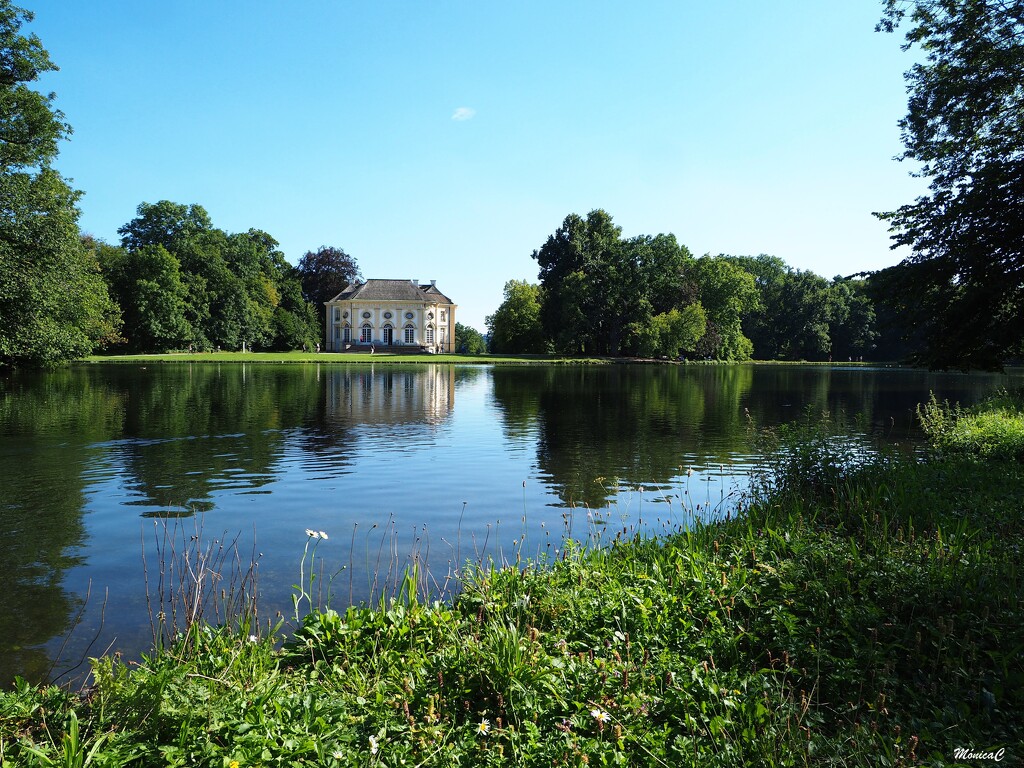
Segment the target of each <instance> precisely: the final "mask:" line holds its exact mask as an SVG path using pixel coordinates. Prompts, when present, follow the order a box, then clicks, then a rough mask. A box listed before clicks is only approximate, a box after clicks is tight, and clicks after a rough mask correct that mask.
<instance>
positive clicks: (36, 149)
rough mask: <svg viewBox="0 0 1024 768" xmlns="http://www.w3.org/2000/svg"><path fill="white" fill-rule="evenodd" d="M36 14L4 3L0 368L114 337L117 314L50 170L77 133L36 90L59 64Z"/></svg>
mask: <svg viewBox="0 0 1024 768" xmlns="http://www.w3.org/2000/svg"><path fill="white" fill-rule="evenodd" d="M32 18H33V16H32V14H31V13H30V12H28V11H26V10H23V9H21V8H18V7H16V6H13V5H11V4H10V3H8V2H6V0H0V366H11V365H53V364H56V363H60V362H62V361H65V360H68V359H71V358H74V357H79V356H81V355H85V354H88V353H89V352H90V351H92V349H93V347H94V346H95V345H96V343H97V342H98V341H100V340H101V339H103V338H109V337H110V333H111V331H114V332H115V333H116V328H114V327H112V323H116V310H115V309H114V307H113V305H112V302H111V301H110V298H109V296H108V294H107V291H106V286H105V285H104V283H103V280H102V278H101V277H100V274H99V267H98V265H97V264H96V261H95V258H94V257H93V254H92V253H91V251H90V250H89V249H88V248H86V247H85V246H84V245H83V244H82V242H81V239H80V238H79V233H78V225H77V222H78V210H77V208H76V207H75V204H76V201H77V199H78V196H79V193H77V192H75V191H73V190H72V189H71V188H70V187H69V186H68V184H67V182H65V180H64V179H63V178H62V177H61V176H60V174H58V173H57V172H56V171H54V170H53V169H52V167H51V164H52V163H53V161H54V160H55V159H56V156H57V149H58V143H59V142H60V141H61V140H62V139H64V138H66V137H67V136H68V135H69V134H70V132H71V128H70V126H68V124H67V123H65V122H64V115H63V114H62V113H61V112H60V111H59V110H57V109H55V108H54V107H53V100H54V96H53V94H50V95H46V96H44V95H43V94H41V93H38V92H37V91H34V90H32V89H31V88H30V87H29V86H28V83H31V82H34V81H35V80H37V79H38V78H39V75H40V74H42V73H43V72H48V71H52V70H55V69H56V68H57V67H56V66H55V65H54V64H53V63H52V62H51V61H50V57H49V55H48V54H47V52H46V50H45V49H44V48H43V46H42V44H41V43H40V41H39V38H38V37H36V36H35V35H30V36H27V37H26V36H25V35H22V34H20V29H21V26H22V24H25V23H27V22H29V21H31V20H32Z"/></svg>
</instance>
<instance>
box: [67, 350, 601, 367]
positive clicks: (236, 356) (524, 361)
mask: <svg viewBox="0 0 1024 768" xmlns="http://www.w3.org/2000/svg"><path fill="white" fill-rule="evenodd" d="M82 362H84V363H134V364H138V365H149V364H153V363H319V364H321V365H353V364H365V363H374V364H381V365H402V364H410V363H416V364H421V365H422V364H423V363H457V364H465V365H505V364H513V365H528V364H533V363H545V364H548V365H550V364H566V363H568V364H573V365H587V364H595V363H607V362H609V361H608V360H605V359H602V358H596V357H583V358H576V357H572V358H570V357H559V356H558V355H428V354H422V355H419V354H417V355H414V354H394V353H388V352H376V353H374V354H372V355H371V354H370V353H369V352H349V353H345V354H338V353H336V352H169V353H167V354H153V355H92V356H90V357H87V358H85V360H83V361H82Z"/></svg>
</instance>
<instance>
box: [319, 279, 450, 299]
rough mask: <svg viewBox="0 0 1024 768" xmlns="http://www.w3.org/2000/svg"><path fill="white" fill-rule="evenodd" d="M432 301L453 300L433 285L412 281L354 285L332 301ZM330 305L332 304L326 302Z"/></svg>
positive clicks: (371, 282) (373, 281)
mask: <svg viewBox="0 0 1024 768" xmlns="http://www.w3.org/2000/svg"><path fill="white" fill-rule="evenodd" d="M356 299H358V300H359V301H431V302H436V303H438V304H452V303H453V302H452V300H451V299H449V298H448V297H447V296H445V295H444V294H443V293H441V292H440V291H439V290H437V286H436V285H434V284H433V283H430V284H428V285H419V284H417V283H416V282H413V281H412V280H376V279H370V280H367V281H366V282H363V283H352V285H350V286H348V287H347V288H346V289H345V290H343V291H342V292H341V293H339V294H338V295H337V296H335V297H334V298H333V299H331V302H334V301H353V300H356ZM326 303H328V304H329V303H330V302H326Z"/></svg>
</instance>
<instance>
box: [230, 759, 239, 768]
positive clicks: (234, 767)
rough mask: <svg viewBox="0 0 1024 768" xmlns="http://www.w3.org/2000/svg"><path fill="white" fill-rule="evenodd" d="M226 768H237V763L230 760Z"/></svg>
mask: <svg viewBox="0 0 1024 768" xmlns="http://www.w3.org/2000/svg"><path fill="white" fill-rule="evenodd" d="M228 768H238V761H237V760H232V761H231V762H230V763H228Z"/></svg>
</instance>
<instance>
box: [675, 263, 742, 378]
mask: <svg viewBox="0 0 1024 768" xmlns="http://www.w3.org/2000/svg"><path fill="white" fill-rule="evenodd" d="M685 278H686V281H687V282H688V283H689V284H690V286H691V288H690V290H691V292H692V293H693V294H694V296H695V298H696V300H697V301H699V302H700V304H701V306H703V308H704V311H705V312H706V313H707V328H706V330H705V332H704V336H703V337H702V338H701V339H700V341H699V342H698V343H697V347H696V352H697V354H698V355H699V356H700V357H709V358H714V359H716V360H749V359H750V356H751V353H752V352H753V345H752V344H751V343H750V339H748V338H747V337H746V336H744V335H743V326H742V319H743V317H744V315H746V314H747V313H748V312H750V311H751V310H753V309H754V308H755V307H757V306H758V303H759V298H758V294H757V287H756V285H755V283H754V276H753V275H751V274H750V273H749V272H747V271H746V270H745V269H743V268H742V267H740V266H738V265H736V264H734V263H732V262H731V261H730V260H729V259H728V258H723V257H718V258H715V257H713V256H703V257H701V258H699V259H696V260H695V261H694V262H693V263H692V265H690V267H689V268H688V269H687V272H686V275H685Z"/></svg>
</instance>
